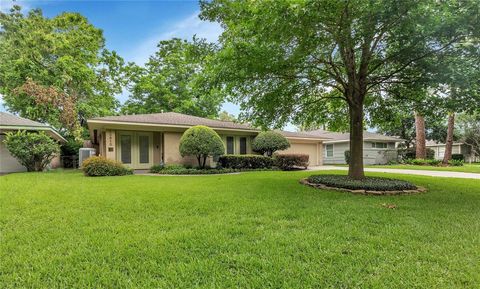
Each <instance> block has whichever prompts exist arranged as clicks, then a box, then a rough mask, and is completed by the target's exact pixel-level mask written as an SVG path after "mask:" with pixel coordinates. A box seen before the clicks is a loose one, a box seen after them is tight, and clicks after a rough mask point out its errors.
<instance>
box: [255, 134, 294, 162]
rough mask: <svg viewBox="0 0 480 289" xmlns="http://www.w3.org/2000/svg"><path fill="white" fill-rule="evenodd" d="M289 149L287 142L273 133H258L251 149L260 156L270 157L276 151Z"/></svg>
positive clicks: (279, 135)
mask: <svg viewBox="0 0 480 289" xmlns="http://www.w3.org/2000/svg"><path fill="white" fill-rule="evenodd" d="M289 147H290V143H289V142H288V140H287V139H286V138H285V137H284V136H283V135H282V134H280V133H278V132H275V131H264V132H261V133H259V134H258V135H257V136H256V137H255V139H254V140H253V142H252V149H253V151H255V152H258V153H260V154H262V155H265V154H267V156H269V157H271V156H272V155H273V153H274V152H276V151H283V150H286V149H288V148H289Z"/></svg>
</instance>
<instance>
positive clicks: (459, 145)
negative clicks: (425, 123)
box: [426, 140, 480, 162]
mask: <svg viewBox="0 0 480 289" xmlns="http://www.w3.org/2000/svg"><path fill="white" fill-rule="evenodd" d="M426 147H427V148H431V149H433V150H434V151H435V156H434V157H435V159H437V160H443V157H444V155H445V144H444V143H438V142H435V141H432V140H429V141H427V143H426ZM452 154H462V155H463V157H464V160H465V162H478V161H480V156H474V155H472V154H471V148H470V147H469V146H468V145H466V144H465V143H463V142H454V143H453V144H452Z"/></svg>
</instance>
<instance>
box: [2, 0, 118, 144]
mask: <svg viewBox="0 0 480 289" xmlns="http://www.w3.org/2000/svg"><path fill="white" fill-rule="evenodd" d="M0 23H1V29H0V51H1V52H0V93H1V94H2V95H3V98H4V102H5V106H6V107H7V108H8V110H10V111H12V112H16V113H19V114H20V115H21V116H23V117H26V118H29V119H33V120H37V121H40V122H47V123H49V124H51V125H52V126H54V127H56V128H58V129H59V130H60V131H61V132H62V133H64V134H66V135H75V136H76V137H79V133H78V132H76V131H77V130H78V127H79V126H80V125H81V124H82V123H83V120H84V119H86V118H88V117H92V116H101V115H106V114H111V113H112V112H113V110H114V109H115V107H116V106H117V105H118V102H117V100H116V99H115V97H114V94H116V93H120V92H121V90H122V86H123V85H124V81H123V78H124V75H123V69H122V68H123V64H124V63H123V59H122V58H120V57H119V56H118V55H117V54H116V53H115V52H112V51H109V50H107V49H106V48H105V40H104V38H103V35H102V31H101V30H100V29H98V28H96V27H94V26H93V25H92V24H91V23H89V22H88V20H87V19H86V18H85V17H83V16H82V15H80V14H78V13H62V14H59V15H57V16H55V17H53V18H46V17H44V15H43V14H42V12H41V10H38V9H35V10H30V11H29V12H28V13H27V14H23V13H22V11H21V8H20V7H19V6H15V7H14V8H13V9H12V10H11V11H10V13H0ZM67 115H68V116H67Z"/></svg>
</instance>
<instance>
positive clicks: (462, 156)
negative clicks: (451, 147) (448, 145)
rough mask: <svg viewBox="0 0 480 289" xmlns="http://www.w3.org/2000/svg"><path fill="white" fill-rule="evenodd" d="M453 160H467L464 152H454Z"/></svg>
mask: <svg viewBox="0 0 480 289" xmlns="http://www.w3.org/2000/svg"><path fill="white" fill-rule="evenodd" d="M452 160H456V161H465V156H464V155H463V154H452Z"/></svg>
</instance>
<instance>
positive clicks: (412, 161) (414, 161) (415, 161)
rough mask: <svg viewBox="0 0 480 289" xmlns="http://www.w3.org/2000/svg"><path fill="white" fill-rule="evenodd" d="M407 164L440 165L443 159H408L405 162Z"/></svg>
mask: <svg viewBox="0 0 480 289" xmlns="http://www.w3.org/2000/svg"><path fill="white" fill-rule="evenodd" d="M404 163H405V164H407V165H415V166H438V165H440V164H441V163H442V161H441V160H435V159H433V160H426V159H407V160H405V162H404Z"/></svg>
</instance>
